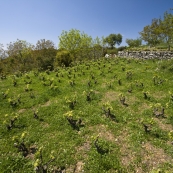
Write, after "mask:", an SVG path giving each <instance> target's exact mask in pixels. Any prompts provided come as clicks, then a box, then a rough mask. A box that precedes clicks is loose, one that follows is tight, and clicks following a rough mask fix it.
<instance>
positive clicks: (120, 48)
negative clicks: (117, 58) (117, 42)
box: [118, 46, 127, 51]
mask: <svg viewBox="0 0 173 173" xmlns="http://www.w3.org/2000/svg"><path fill="white" fill-rule="evenodd" d="M125 49H127V46H120V47H118V51H123V50H125Z"/></svg>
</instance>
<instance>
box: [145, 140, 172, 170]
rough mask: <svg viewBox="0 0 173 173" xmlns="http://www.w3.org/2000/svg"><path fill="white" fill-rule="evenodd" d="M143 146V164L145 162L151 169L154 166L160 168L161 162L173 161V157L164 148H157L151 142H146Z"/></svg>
mask: <svg viewBox="0 0 173 173" xmlns="http://www.w3.org/2000/svg"><path fill="white" fill-rule="evenodd" d="M142 147H143V155H142V164H145V165H146V166H147V167H148V168H150V170H151V169H152V168H158V167H159V165H160V164H163V163H166V162H168V163H172V162H173V159H172V158H171V157H170V156H168V155H167V154H166V153H165V152H164V150H163V149H161V148H156V147H155V146H153V145H152V144H151V143H149V142H147V143H145V144H144V145H143V146H142Z"/></svg>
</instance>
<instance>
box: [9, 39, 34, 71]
mask: <svg viewBox="0 0 173 173" xmlns="http://www.w3.org/2000/svg"><path fill="white" fill-rule="evenodd" d="M33 48H34V46H33V45H32V44H30V43H28V42H26V41H25V40H19V39H17V41H15V42H10V43H9V44H7V54H8V56H9V58H10V61H11V62H12V64H13V66H14V71H16V70H22V71H26V70H30V69H29V63H30V64H32V62H33V61H32V57H31V53H32V50H33ZM26 64H27V66H26Z"/></svg>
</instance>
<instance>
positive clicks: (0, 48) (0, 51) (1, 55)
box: [0, 43, 6, 60]
mask: <svg viewBox="0 0 173 173" xmlns="http://www.w3.org/2000/svg"><path fill="white" fill-rule="evenodd" d="M5 57H6V53H5V50H4V46H3V44H1V43H0V59H1V60H2V59H4V58H5Z"/></svg>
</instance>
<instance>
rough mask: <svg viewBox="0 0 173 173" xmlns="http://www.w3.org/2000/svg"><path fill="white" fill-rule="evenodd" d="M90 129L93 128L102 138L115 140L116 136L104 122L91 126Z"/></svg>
mask: <svg viewBox="0 0 173 173" xmlns="http://www.w3.org/2000/svg"><path fill="white" fill-rule="evenodd" d="M90 130H92V131H93V132H94V133H96V135H99V136H100V137H101V138H104V139H106V140H108V141H112V142H113V141H115V136H114V135H113V134H112V132H111V131H109V130H107V128H106V126H105V125H103V124H100V125H97V126H94V127H90Z"/></svg>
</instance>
